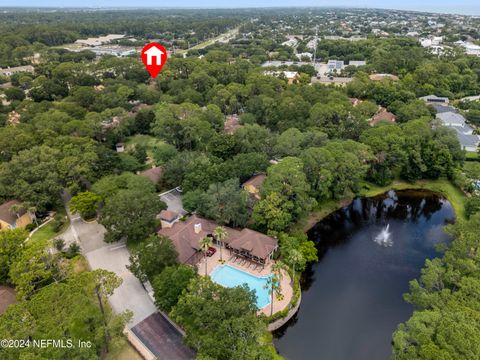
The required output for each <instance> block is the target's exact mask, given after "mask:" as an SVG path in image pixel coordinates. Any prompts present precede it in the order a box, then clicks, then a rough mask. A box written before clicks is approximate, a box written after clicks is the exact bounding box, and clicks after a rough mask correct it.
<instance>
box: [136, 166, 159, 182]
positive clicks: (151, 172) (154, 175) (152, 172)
mask: <svg viewBox="0 0 480 360" xmlns="http://www.w3.org/2000/svg"><path fill="white" fill-rule="evenodd" d="M162 173H163V169H162V168H161V167H160V166H159V167H154V168H151V169H148V170H145V171H142V172H141V173H140V174H139V175H140V176H145V177H147V178H149V179H150V180H152V182H153V183H154V184H158V182H159V181H160V179H161V178H162Z"/></svg>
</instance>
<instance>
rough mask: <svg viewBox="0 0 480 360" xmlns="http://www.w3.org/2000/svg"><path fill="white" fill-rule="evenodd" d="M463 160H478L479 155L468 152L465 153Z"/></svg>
mask: <svg viewBox="0 0 480 360" xmlns="http://www.w3.org/2000/svg"><path fill="white" fill-rule="evenodd" d="M465 158H466V159H471V160H480V155H479V153H478V152H471V151H468V152H467V153H465Z"/></svg>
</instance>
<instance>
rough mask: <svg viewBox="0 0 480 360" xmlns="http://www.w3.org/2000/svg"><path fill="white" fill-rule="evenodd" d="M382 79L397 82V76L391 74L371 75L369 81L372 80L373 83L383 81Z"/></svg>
mask: <svg viewBox="0 0 480 360" xmlns="http://www.w3.org/2000/svg"><path fill="white" fill-rule="evenodd" d="M383 79H390V80H393V81H397V80H399V78H398V76H396V75H392V74H372V75H370V80H373V81H380V80H383Z"/></svg>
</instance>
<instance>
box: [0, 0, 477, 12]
mask: <svg viewBox="0 0 480 360" xmlns="http://www.w3.org/2000/svg"><path fill="white" fill-rule="evenodd" d="M294 6H295V7H351V8H352V7H355V8H381V9H398V10H415V11H427V12H438V13H452V14H465V15H480V2H479V1H478V0H462V1H457V2H453V1H451V0H449V1H447V0H424V1H418V0H404V1H402V2H398V1H393V0H362V1H353V0H338V1H336V2H334V3H332V2H331V1H326V0H296V1H291V0H241V1H237V2H232V1H228V2H227V1H225V0H203V1H198V0H197V1H196V0H173V1H165V0H164V1H161V0H135V1H133V0H0V7H63V8H67V7H77V8H78V7H93V8H101V7H108V8H112V7H113V8H120V7H132V8H138V7H147V8H162V7H163V8H165V7H172V8H249V7H250V8H254V7H294Z"/></svg>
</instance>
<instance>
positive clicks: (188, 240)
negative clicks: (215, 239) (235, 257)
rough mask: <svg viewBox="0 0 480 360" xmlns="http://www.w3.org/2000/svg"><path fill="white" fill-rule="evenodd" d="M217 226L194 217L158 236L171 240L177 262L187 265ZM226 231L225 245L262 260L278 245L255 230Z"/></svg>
mask: <svg viewBox="0 0 480 360" xmlns="http://www.w3.org/2000/svg"><path fill="white" fill-rule="evenodd" d="M217 226H218V225H217V224H216V223H215V222H214V221H211V220H207V219H204V218H202V217H200V216H198V215H192V216H191V217H189V218H188V219H187V220H186V221H179V222H176V223H175V224H174V225H173V226H172V227H171V228H162V229H160V230H159V231H158V234H159V235H163V236H167V237H169V238H170V239H171V241H172V243H173V245H174V246H175V249H176V250H177V253H178V258H177V260H178V261H179V262H181V263H185V262H187V261H188V260H189V259H190V258H191V257H192V256H194V255H195V253H196V252H197V251H199V250H200V244H199V243H200V240H201V239H202V238H203V237H205V236H207V235H211V234H212V233H213V231H214V230H215V228H216V227H217ZM224 229H225V231H226V232H227V234H228V236H227V239H226V240H225V243H227V244H228V245H229V246H230V247H232V248H234V249H237V250H240V251H242V250H243V251H248V252H250V253H251V254H252V255H254V256H256V257H259V258H261V259H265V258H266V257H268V255H270V254H271V252H272V251H273V250H274V249H275V248H276V247H277V245H278V241H277V240H276V239H274V238H272V237H270V236H267V235H265V234H262V233H259V232H257V231H254V230H250V229H242V230H237V229H233V228H230V227H226V226H225V227H224Z"/></svg>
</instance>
